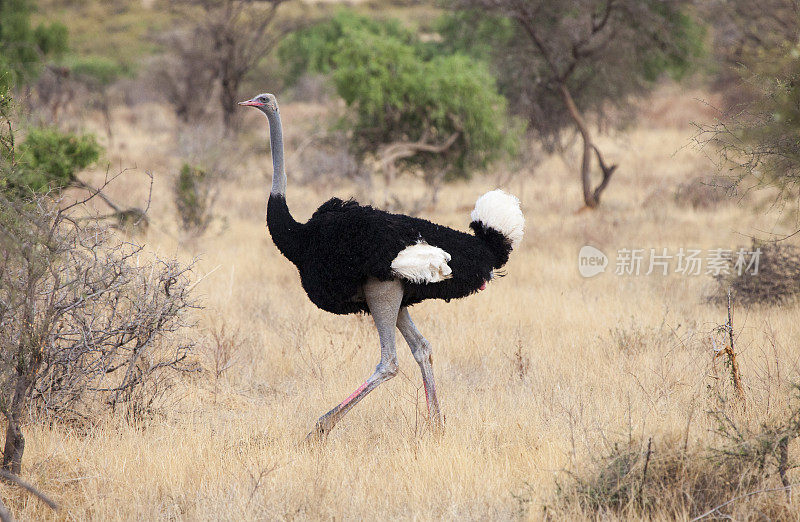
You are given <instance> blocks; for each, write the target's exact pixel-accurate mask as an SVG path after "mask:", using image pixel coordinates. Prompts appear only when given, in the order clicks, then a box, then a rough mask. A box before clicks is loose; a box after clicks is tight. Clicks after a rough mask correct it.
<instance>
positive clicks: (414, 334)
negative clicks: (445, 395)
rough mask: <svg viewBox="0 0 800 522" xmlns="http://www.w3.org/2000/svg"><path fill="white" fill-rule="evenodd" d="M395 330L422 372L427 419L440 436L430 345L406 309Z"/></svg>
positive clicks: (440, 421)
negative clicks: (398, 331)
mask: <svg viewBox="0 0 800 522" xmlns="http://www.w3.org/2000/svg"><path fill="white" fill-rule="evenodd" d="M397 328H398V329H399V330H400V333H401V334H403V337H404V338H405V340H406V342H407V343H408V346H409V348H411V353H412V354H413V355H414V359H416V361H417V363H418V364H419V369H420V371H421V372H422V384H423V385H424V386H425V400H426V401H427V402H428V417H429V419H430V421H431V422H432V423H433V429H434V430H435V432H436V433H437V434H441V433H442V431H443V429H444V424H442V414H441V412H440V410H439V399H437V398H436V384H435V383H434V381H433V355H432V350H431V343H429V342H428V340H427V339H425V337H423V336H422V334H421V333H420V332H419V330H417V327H416V325H414V321H412V320H411V316H410V315H409V314H408V308H406V307H403V308H401V309H400V312H399V313H398V315H397Z"/></svg>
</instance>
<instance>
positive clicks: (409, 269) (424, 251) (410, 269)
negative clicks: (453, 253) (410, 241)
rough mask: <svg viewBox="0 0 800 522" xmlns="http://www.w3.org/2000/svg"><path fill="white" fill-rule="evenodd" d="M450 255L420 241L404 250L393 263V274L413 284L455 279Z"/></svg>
mask: <svg viewBox="0 0 800 522" xmlns="http://www.w3.org/2000/svg"><path fill="white" fill-rule="evenodd" d="M450 259H451V258H450V254H448V253H447V252H445V251H444V250H442V249H441V248H439V247H435V246H433V245H429V244H427V243H425V242H424V241H420V242H419V243H417V244H416V245H411V246H409V247H406V248H404V249H403V250H402V251H401V252H400V253H399V254H397V257H396V258H394V261H392V272H394V274H395V275H396V276H397V277H402V278H403V279H406V280H408V281H411V282H412V283H422V284H425V283H438V282H439V281H444V280H445V279H448V278H450V277H453V271H452V270H451V269H450V266H448V264H447V262H448V261H450Z"/></svg>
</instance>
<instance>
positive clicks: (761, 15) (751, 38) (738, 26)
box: [698, 0, 800, 107]
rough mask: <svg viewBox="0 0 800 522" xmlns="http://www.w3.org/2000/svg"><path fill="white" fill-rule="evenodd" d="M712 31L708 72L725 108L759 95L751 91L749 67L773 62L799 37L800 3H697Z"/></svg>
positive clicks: (742, 0) (731, 0) (789, 0)
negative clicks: (711, 49) (722, 99)
mask: <svg viewBox="0 0 800 522" xmlns="http://www.w3.org/2000/svg"><path fill="white" fill-rule="evenodd" d="M698 8H699V10H700V14H701V16H702V18H703V20H705V21H706V22H707V23H708V25H709V26H710V27H711V28H712V30H713V35H714V38H713V57H714V60H713V62H712V63H711V64H710V65H711V73H712V79H713V84H712V87H713V88H714V90H716V91H720V92H722V94H723V95H724V101H725V103H726V105H728V107H731V106H733V105H735V104H737V103H747V102H750V101H753V100H754V99H756V98H758V96H759V88H758V87H756V88H755V90H754V91H753V90H751V88H752V87H754V86H753V85H752V83H751V82H749V81H747V79H748V78H749V77H750V75H751V72H748V70H747V69H748V68H752V67H753V66H758V65H759V64H760V63H761V62H762V61H763V60H767V61H771V60H772V61H774V59H775V58H778V57H779V56H780V54H779V53H782V52H785V51H786V50H787V44H791V43H794V42H795V41H796V40H797V35H798V34H800V0H765V1H764V2H759V3H757V4H756V3H753V2H747V1H745V0H712V1H709V2H701V3H699V4H698Z"/></svg>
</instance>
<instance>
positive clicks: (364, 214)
mask: <svg viewBox="0 0 800 522" xmlns="http://www.w3.org/2000/svg"><path fill="white" fill-rule="evenodd" d="M267 226H268V228H269V231H270V234H271V235H272V239H273V241H274V242H275V245H276V246H277V247H278V249H279V250H280V251H281V253H282V254H283V255H284V256H286V258H287V259H289V261H291V262H292V263H293V264H294V265H295V266H297V269H298V271H299V272H300V279H301V281H302V284H303V289H304V290H305V291H306V293H307V294H308V297H309V298H310V299H311V301H312V302H313V303H314V304H315V305H317V306H318V307H319V308H321V309H323V310H326V311H328V312H332V313H335V314H351V313H356V312H367V313H369V309H368V308H367V305H366V302H365V301H364V298H363V292H362V288H363V285H364V283H365V281H366V280H367V279H368V278H370V277H373V278H376V279H379V280H381V281H388V280H391V279H395V278H396V276H395V275H394V274H393V273H392V269H391V264H392V261H393V260H394V259H395V258H396V257H397V255H398V254H399V253H400V251H402V250H403V249H404V248H406V247H408V246H411V245H414V244H416V243H417V242H419V241H420V240H422V241H424V242H426V243H428V244H429V245H433V246H437V247H439V248H441V249H442V250H444V251H445V252H447V253H449V254H450V255H451V256H452V259H451V260H450V261H449V262H448V265H449V266H450V268H451V269H452V270H453V274H452V277H451V278H449V279H446V280H444V281H441V282H438V283H429V284H418V283H412V282H409V281H406V280H403V279H401V281H402V283H403V290H404V292H403V303H402V304H403V306H410V305H413V304H416V303H419V302H421V301H424V300H426V299H448V300H449V299H456V298H459V297H465V296H467V295H469V294H472V293H474V292H476V291H478V290H479V289H480V288H481V286H483V284H484V283H485V282H487V281H489V280H490V279H491V278H492V272H493V270H495V269H498V268H500V267H502V266H503V265H504V264H505V263H506V262H507V261H508V255H509V253H510V252H511V243H510V242H509V241H508V240H507V239H506V238H505V237H504V236H503V235H502V234H501V233H500V232H498V231H496V230H494V229H491V228H487V227H484V226H483V225H482V224H481V223H477V222H472V223H471V224H470V228H472V230H473V232H474V233H475V235H471V234H467V233H465V232H460V231H458V230H453V229H452V228H448V227H445V226H442V225H437V224H435V223H431V222H430V221H426V220H424V219H419V218H414V217H410V216H404V215H401V214H392V213H389V212H385V211H382V210H378V209H375V208H372V207H371V206H362V205H359V204H358V203H356V202H355V201H352V200H350V201H342V200H340V199H338V198H333V199H331V200H329V201H327V202H325V203H324V204H322V206H320V207H319V208H318V209H317V211H316V212H314V214H313V215H312V216H311V219H309V220H308V222H306V223H302V224H301V223H298V222H297V221H295V220H294V219H293V218H292V216H291V214H290V213H289V209H288V207H287V205H286V200H285V199H284V197H283V196H280V195H275V194H272V195H270V198H269V203H268V205H267Z"/></svg>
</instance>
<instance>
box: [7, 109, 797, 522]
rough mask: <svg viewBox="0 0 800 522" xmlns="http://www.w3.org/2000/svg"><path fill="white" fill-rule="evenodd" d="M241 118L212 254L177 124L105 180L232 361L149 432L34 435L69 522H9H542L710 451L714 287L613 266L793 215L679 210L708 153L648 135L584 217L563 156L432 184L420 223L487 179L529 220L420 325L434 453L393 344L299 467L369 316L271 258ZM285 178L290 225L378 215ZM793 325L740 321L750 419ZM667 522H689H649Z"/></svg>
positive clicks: (659, 131)
mask: <svg viewBox="0 0 800 522" xmlns="http://www.w3.org/2000/svg"><path fill="white" fill-rule="evenodd" d="M672 95H674V94H672ZM282 112H283V115H284V125H285V126H286V128H287V139H288V141H289V144H290V145H289V150H288V151H287V152H288V153H289V154H290V155H291V154H292V148H293V147H296V146H298V144H299V143H302V139H303V137H304V136H306V135H308V134H309V133H311V132H313V131H314V129H318V128H321V126H322V125H323V118H322V116H321V114H322V113H323V112H324V111H322V110H321V109H320V108H319V107H318V106H314V105H302V104H290V105H287V106H285V107H283V108H282ZM242 118H244V119H246V120H247V125H248V129H249V130H248V132H247V133H245V135H244V136H243V137H242V138H241V139H240V141H239V143H238V144H237V147H234V148H231V151H232V152H230V157H229V163H230V164H231V165H232V167H231V168H232V169H233V171H234V172H235V174H234V175H232V176H231V178H230V181H227V182H226V183H225V184H224V186H223V187H222V188H221V191H220V196H219V199H218V202H217V206H216V209H215V210H216V213H217V215H218V216H220V218H219V219H218V220H217V221H216V222H215V223H214V224H212V226H211V227H210V229H209V232H207V233H206V234H205V235H204V236H202V237H200V238H187V237H183V236H182V235H181V233H180V232H179V230H178V227H177V225H176V217H175V212H174V209H173V208H172V207H171V193H170V190H169V187H170V183H171V182H172V179H173V177H174V176H175V175H176V173H177V169H178V167H179V165H180V161H181V158H179V157H175V156H174V152H173V151H174V150H175V147H176V143H177V138H176V132H178V130H177V127H176V126H175V122H174V121H172V119H171V118H170V117H169V115H168V114H167V113H166V112H165V110H164V109H163V108H161V107H158V106H143V107H139V108H137V109H136V110H135V111H133V110H131V109H126V108H119V109H117V110H116V111H115V112H114V121H115V125H116V128H115V133H116V138H115V142H116V143H118V144H122V145H116V148H115V149H114V150H112V151H110V152H109V159H110V160H111V162H112V164H113V165H114V166H130V165H135V166H136V167H137V168H138V169H142V170H144V169H149V170H152V171H153V172H154V173H155V175H156V181H155V187H154V199H153V202H152V207H151V212H150V215H151V219H152V224H151V227H150V229H149V231H148V233H147V236H146V238H145V239H146V242H147V243H148V246H149V248H150V249H152V250H153V251H158V252H160V253H162V254H171V253H175V254H177V255H178V256H180V257H183V258H191V257H194V256H199V261H198V265H197V266H198V273H197V276H198V278H203V279H202V281H201V282H200V283H199V285H198V286H197V290H198V291H199V292H200V293H202V294H203V295H204V300H205V305H206V309H205V311H204V312H203V313H202V314H200V315H198V321H199V324H198V327H197V329H196V330H195V331H192V332H187V335H194V336H196V337H197V338H198V339H200V340H201V342H205V343H215V342H217V341H216V340H215V339H213V338H212V336H209V334H208V332H209V331H211V330H210V329H215V330H214V331H216V332H219V331H220V329H221V328H222V325H225V331H227V332H236V335H235V339H236V345H235V346H232V347H231V346H227V347H226V350H227V351H228V352H234V353H231V354H228V353H227V352H226V357H228V358H229V359H226V361H227V360H230V361H231V363H230V366H229V367H228V368H227V369H225V371H223V372H219V374H216V373H215V372H214V369H213V364H212V363H210V362H208V357H206V356H205V355H204V354H208V353H213V350H214V346H213V345H210V344H209V345H208V347H207V349H208V350H210V351H205V352H201V353H200V354H199V355H198V358H199V360H201V361H205V362H204V364H205V365H206V367H207V371H205V372H203V373H201V374H187V375H186V376H185V377H184V378H183V379H182V380H180V381H179V382H178V383H176V386H175V387H174V388H173V391H174V393H173V394H172V395H171V396H170V398H169V400H168V401H167V402H164V403H163V404H162V405H161V409H160V411H161V413H160V414H158V415H153V416H152V417H149V418H145V419H140V420H139V421H136V422H130V421H124V420H122V419H119V418H108V419H104V420H102V421H101V422H99V423H98V424H97V425H95V426H90V427H82V428H80V429H78V428H75V427H65V426H59V425H53V426H41V425H30V426H27V428H26V433H27V438H28V445H27V448H26V453H25V462H24V475H25V476H26V477H27V478H29V479H30V480H31V481H32V482H34V483H35V484H37V485H38V486H39V487H41V489H43V490H44V491H46V492H49V493H51V494H52V495H53V496H54V497H55V498H56V499H57V500H58V501H59V502H60V503H61V505H62V509H61V511H59V512H58V513H57V514H52V513H50V512H48V510H47V508H45V507H43V506H42V505H41V504H39V503H37V502H36V501H35V500H33V499H31V498H27V497H25V496H24V495H22V494H20V493H18V492H16V491H15V490H13V489H12V488H10V487H8V486H5V485H0V492H2V495H3V498H4V500H7V504H8V505H9V507H10V508H11V509H12V510H13V511H14V512H15V513H16V514H17V516H18V517H19V518H21V519H31V520H32V519H48V518H51V519H194V520H196V519H222V520H241V519H309V518H312V519H316V518H324V519H334V518H335V519H387V518H399V519H423V520H431V519H440V518H445V519H487V518H490V519H509V518H515V517H523V518H531V519H538V518H541V517H543V516H544V513H545V511H544V508H545V506H550V507H552V506H553V503H554V499H556V498H557V497H556V484H558V483H561V484H563V483H565V481H568V480H569V474H568V473H567V472H573V473H574V472H576V471H580V470H586V469H588V468H589V467H590V465H591V464H592V462H595V461H596V459H597V458H598V457H599V456H601V455H605V454H608V452H609V451H611V449H612V448H613V447H614V444H615V443H618V442H620V441H622V442H624V441H628V440H636V441H646V440H647V439H648V438H650V437H653V438H656V439H658V438H659V437H665V438H667V439H669V438H670V437H675V436H676V435H675V434H678V435H677V436H678V437H680V438H681V440H686V441H687V444H688V445H689V446H690V447H692V448H698V449H702V448H707V447H709V446H711V445H713V444H715V443H716V442H717V441H718V438H719V436H718V435H715V432H714V428H715V421H714V419H713V418H712V417H711V416H709V415H708V414H707V412H708V411H710V410H712V409H714V408H715V407H718V406H719V398H720V397H726V396H729V395H730V393H731V389H730V384H729V383H728V379H727V374H726V372H725V368H724V366H723V363H722V361H721V360H719V359H715V358H714V352H713V347H714V344H713V342H712V340H711V336H713V335H714V334H713V332H714V329H715V328H716V326H718V325H719V324H722V323H724V322H725V320H726V311H725V309H724V308H722V307H719V306H716V305H712V304H709V303H708V302H707V301H706V299H704V295H705V293H706V292H707V291H708V288H709V287H710V285H712V284H713V281H712V280H711V278H710V277H707V276H694V277H690V276H682V275H677V274H670V275H668V276H658V275H650V276H639V277H635V276H617V275H614V273H613V271H614V264H613V263H614V257H615V254H616V251H617V250H618V249H621V248H646V249H649V248H657V249H661V248H664V247H666V248H668V249H670V250H671V251H675V250H677V249H678V248H680V247H684V248H703V249H709V248H734V247H736V246H738V245H740V244H743V243H746V241H744V240H743V239H742V234H745V235H746V234H753V233H761V232H763V231H765V230H766V231H770V230H773V231H788V230H789V229H790V227H791V226H792V225H793V223H795V221H793V220H794V219H795V218H796V216H792V215H790V214H789V213H788V212H786V213H784V212H781V210H780V209H779V208H774V207H773V208H772V209H771V210H769V209H768V210H764V209H763V208H764V206H763V205H761V206H758V205H754V203H758V199H759V198H764V197H765V196H763V195H762V194H752V195H749V196H748V198H749V199H748V200H747V201H744V202H736V201H734V202H730V203H723V204H720V205H718V206H715V207H714V208H692V207H691V206H687V205H681V204H679V202H676V200H675V197H674V194H675V190H676V189H677V187H678V186H679V185H680V184H681V183H684V182H686V181H688V180H690V179H693V178H696V177H698V176H705V175H708V174H713V173H714V167H713V165H712V164H711V163H710V162H709V161H708V160H707V159H706V158H705V157H704V155H703V153H701V152H699V151H696V150H694V149H691V148H687V147H685V146H686V145H687V143H688V141H689V138H690V136H691V129H690V128H689V127H688V126H683V125H681V126H675V125H674V124H673V123H672V122H671V120H669V119H667V121H665V122H664V123H663V124H659V121H657V120H653V119H650V120H648V121H647V122H646V124H643V125H642V126H640V127H637V128H634V129H631V130H630V131H628V132H625V133H622V134H618V135H615V136H611V137H606V138H605V139H604V140H603V150H604V151H606V154H607V155H608V157H609V158H610V159H613V161H615V162H619V164H620V168H619V171H618V173H617V174H616V175H615V179H614V180H613V182H612V184H611V186H610V188H609V190H608V191H607V192H606V196H605V200H604V202H603V205H602V207H601V208H600V209H599V210H597V211H595V212H591V213H581V214H576V213H575V211H576V210H577V208H578V202H579V201H580V194H579V183H578V179H577V175H576V166H577V161H578V156H577V154H567V155H566V156H565V157H563V158H562V157H553V158H547V159H545V160H544V161H543V162H542V163H541V165H540V166H539V167H538V168H537V170H536V171H535V172H533V173H528V172H519V173H509V172H490V173H488V174H487V175H486V176H483V177H477V178H476V179H474V180H473V181H470V182H461V183H455V184H452V185H448V186H446V187H444V188H443V189H442V193H441V197H440V201H441V203H440V205H439V207H438V208H437V209H435V211H430V212H426V213H424V217H427V218H430V219H432V220H435V221H437V222H440V223H443V224H446V225H450V226H454V227H457V228H461V229H465V228H466V226H467V224H468V215H469V211H470V209H471V208H472V205H473V203H474V201H475V199H476V198H477V197H478V196H479V195H480V194H482V193H483V192H484V191H486V190H489V189H491V188H493V187H494V186H495V185H496V184H497V183H498V182H502V183H503V184H504V185H505V188H507V189H508V190H510V191H511V192H513V193H515V194H516V195H518V196H519V197H520V199H521V200H522V204H523V209H524V212H525V215H526V218H527V231H526V237H525V239H524V241H523V243H522V245H521V247H520V249H519V250H518V251H515V252H514V254H513V255H512V258H511V261H510V262H509V264H508V266H507V272H508V276H507V277H505V278H501V279H499V280H497V281H495V282H493V283H492V284H491V285H490V286H489V288H488V289H487V290H486V291H484V292H481V293H480V294H478V295H475V296H472V297H469V298H467V299H463V300H459V301H453V302H450V303H445V302H439V301H435V302H426V303H423V304H420V305H418V306H415V307H414V308H413V309H412V316H413V317H414V319H415V321H416V323H417V324H418V326H419V328H420V329H421V331H422V332H423V333H424V334H425V335H426V336H427V338H428V339H429V340H430V341H431V343H432V344H433V348H434V367H435V372H436V377H437V384H438V389H439V393H440V401H441V404H442V407H443V410H444V413H445V415H446V433H445V435H444V437H443V439H442V440H441V441H437V440H435V439H434V438H433V437H432V435H431V433H430V432H429V430H428V428H427V427H426V426H425V424H424V412H425V399H424V392H423V391H422V386H421V379H420V377H419V373H418V370H417V365H416V363H415V362H414V360H413V358H412V357H411V355H410V353H409V350H408V349H407V347H406V346H405V344H403V343H402V341H400V344H399V345H398V356H399V362H400V368H401V373H400V374H399V375H398V377H396V378H395V379H393V380H391V381H389V382H387V383H385V384H384V385H382V386H381V387H379V388H378V389H377V390H376V391H374V392H373V393H372V394H371V395H370V396H369V397H368V398H366V399H365V400H364V401H363V402H361V403H360V404H359V405H358V406H357V407H356V408H355V409H354V410H353V411H352V412H351V413H350V414H349V415H348V416H347V417H346V418H345V419H344V420H343V421H342V422H341V423H340V425H339V426H337V428H336V429H335V430H334V432H333V433H332V435H331V437H330V439H329V440H328V442H327V444H326V445H324V446H322V447H316V448H310V449H309V448H306V447H301V446H299V445H298V443H299V442H300V441H301V439H302V438H303V436H304V435H305V434H306V432H307V431H308V430H309V429H310V428H311V427H312V426H313V423H314V421H315V420H316V418H317V417H318V416H319V415H320V414H322V413H323V412H324V411H327V409H329V408H330V407H332V406H333V405H335V404H336V403H337V402H338V401H340V400H341V399H343V398H344V397H345V396H347V395H348V394H349V393H350V392H351V391H352V390H353V389H355V387H356V386H358V384H360V383H361V382H362V380H363V379H364V378H366V377H367V376H368V375H369V373H370V372H371V371H372V369H373V367H374V365H375V364H376V362H377V360H378V355H379V352H378V344H377V335H376V332H375V329H374V327H373V325H372V323H371V320H370V318H368V317H361V316H348V317H338V316H334V315H331V314H328V313H325V312H322V311H320V310H318V309H316V308H315V307H314V306H313V305H312V304H311V303H310V302H309V301H308V299H307V298H306V296H305V295H304V293H303V291H302V289H301V287H300V285H299V281H298V277H297V273H296V271H295V269H294V267H293V266H292V265H291V264H290V263H289V262H288V261H286V260H285V259H284V258H282V257H281V256H280V254H279V253H278V251H277V250H276V248H275V247H274V246H273V245H272V243H271V241H270V239H269V237H268V235H267V233H266V230H265V225H264V219H263V216H264V210H265V202H266V193H267V190H268V189H267V187H268V185H269V173H270V171H271V168H270V166H269V163H268V158H267V156H266V153H265V149H266V134H265V133H266V122H265V121H262V119H261V118H259V117H258V115H257V114H251V113H250V112H244V113H243V115H242ZM123 147H124V148H123ZM289 166H290V173H289V178H290V180H289V189H288V202H289V206H290V208H291V209H292V211H293V213H294V215H295V217H296V218H298V219H306V218H308V217H309V216H310V214H311V213H312V211H313V210H314V209H315V208H316V206H318V205H319V204H320V203H321V202H322V201H324V200H325V199H327V198H328V197H330V196H333V195H336V196H348V195H350V194H352V193H357V192H359V191H360V192H361V193H362V194H364V195H365V196H366V197H367V198H370V197H373V198H374V199H375V201H380V199H379V198H380V197H381V195H382V194H383V189H382V187H379V186H376V187H373V192H365V191H364V189H363V187H357V186H355V185H349V184H346V182H342V184H338V185H336V186H335V187H334V188H333V189H327V188H326V189H324V190H323V189H315V188H314V187H311V186H298V184H297V183H296V182H295V183H293V179H297V177H299V176H295V174H294V173H293V172H292V171H291V169H292V167H293V165H292V162H291V159H290V163H289ZM294 167H296V165H294ZM97 175H98V176H99V175H100V173H98V174H97ZM112 190H113V191H115V193H114V194H112V195H115V196H118V197H119V198H121V199H124V200H128V201H131V202H132V203H137V202H140V201H141V200H143V199H144V197H145V196H146V187H143V186H142V184H140V183H139V181H138V180H137V174H136V172H132V173H131V174H130V176H128V177H127V178H126V181H122V182H120V183H119V184H117V186H116V187H114V188H113V189H112ZM392 190H393V191H394V192H396V193H397V194H398V195H399V197H400V198H401V199H404V198H407V200H408V201H412V200H415V199H419V198H421V197H422V195H423V191H424V188H423V187H422V186H420V185H419V184H418V183H417V182H416V181H411V180H404V181H403V182H402V183H401V184H398V185H397V186H395V187H394V188H393V189H392ZM756 207H757V208H758V209H759V210H758V211H754V210H752V209H753V208H756ZM585 244H591V245H593V246H595V247H597V248H600V249H601V250H603V251H604V252H606V253H607V254H609V255H610V256H611V265H610V266H609V268H608V270H607V273H605V274H601V275H599V276H597V277H595V278H592V279H584V278H582V277H581V276H580V275H579V274H578V271H577V253H578V250H579V249H580V247H581V246H583V245H585ZM798 311H799V309H798V305H797V304H791V303H789V304H784V305H782V306H775V307H752V308H739V309H737V310H736V314H735V319H734V326H735V328H736V335H737V337H736V342H737V351H738V358H739V364H740V367H741V373H742V378H743V382H744V386H745V390H746V393H747V397H748V407H747V410H746V412H745V413H743V414H742V415H744V416H745V419H746V420H748V422H757V421H758V420H760V419H762V418H767V417H769V416H771V415H774V414H776V412H780V411H781V409H782V408H783V407H784V406H785V405H786V404H787V401H788V400H789V394H790V391H789V388H788V383H789V381H790V380H792V379H795V378H797V376H798V361H800V346H798V339H800V322H798V321H797V318H798ZM228 344H230V342H228ZM226 364H227V363H226ZM790 449H791V452H792V455H795V456H796V454H797V448H795V447H792V448H790ZM790 478H791V479H792V481H796V480H797V478H798V477H797V472H796V471H790ZM551 512H552V511H551ZM552 513H555V515H554V516H561V517H564V518H569V517H570V516H571V515H569V514H568V511H557V512H552ZM575 513H576V512H573V513H572V515H575ZM611 515H613V513H612V514H610V515H609V516H611ZM616 516H619V515H616ZM672 516H685V514H675V513H671V512H670V513H662V514H661V515H659V516H657V518H659V517H660V518H671V517H672Z"/></svg>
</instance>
